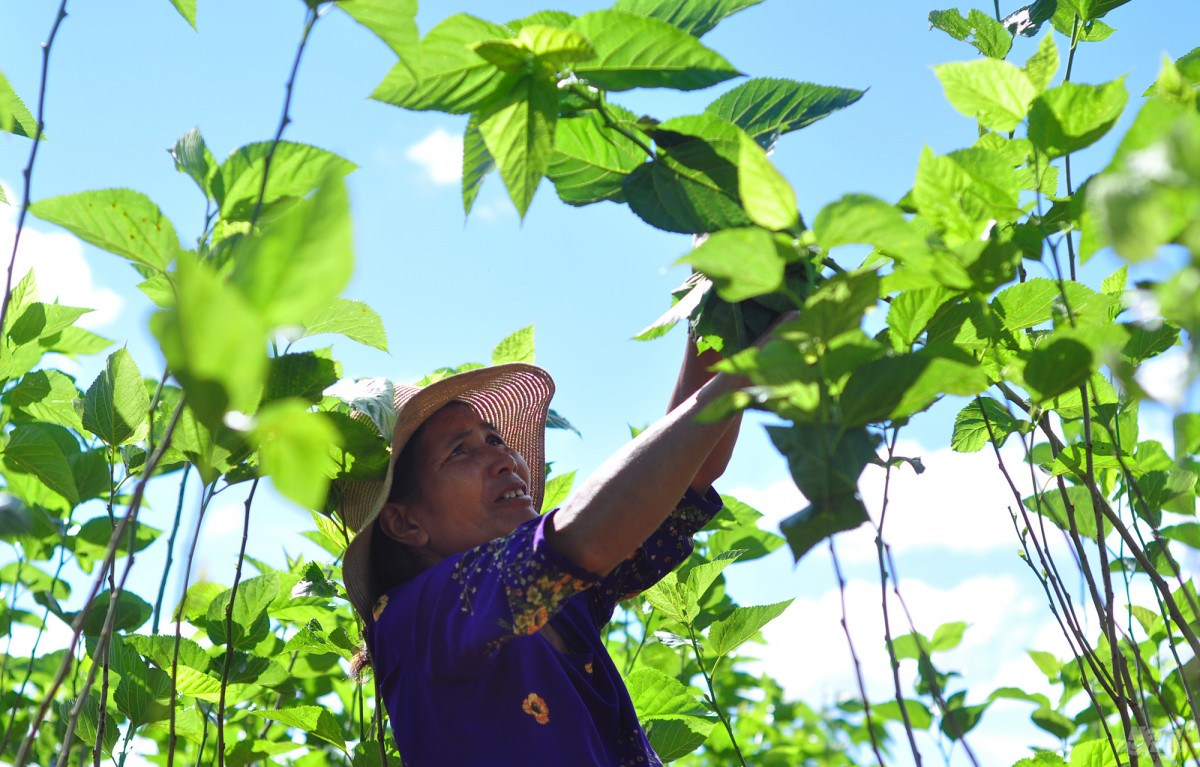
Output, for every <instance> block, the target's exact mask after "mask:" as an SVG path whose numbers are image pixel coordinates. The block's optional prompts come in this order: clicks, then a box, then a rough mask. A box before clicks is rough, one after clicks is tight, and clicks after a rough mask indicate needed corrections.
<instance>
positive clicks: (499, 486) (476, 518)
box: [385, 402, 538, 561]
mask: <svg viewBox="0 0 1200 767" xmlns="http://www.w3.org/2000/svg"><path fill="white" fill-rule="evenodd" d="M416 447H417V488H416V493H414V494H412V497H411V498H410V499H408V500H405V501H403V502H402V503H399V504H395V506H399V507H403V509H402V511H403V513H404V514H405V515H406V516H407V517H408V519H409V521H410V522H411V523H412V524H414V525H417V526H418V527H419V528H420V529H421V530H422V531H423V535H424V537H426V542H425V545H424V546H418V548H421V549H423V550H424V552H425V553H426V554H428V556H429V558H430V559H431V560H432V561H440V560H442V559H444V558H445V557H447V556H449V555H451V554H455V553H458V552H461V551H466V550H467V549H469V548H472V547H474V546H478V545H480V544H483V543H486V542H488V541H490V540H492V539H494V538H500V537H502V536H505V535H508V534H509V533H511V532H512V531H513V530H514V529H515V528H516V527H517V526H518V525H520V524H521V523H522V522H525V521H528V520H530V519H533V518H535V517H537V516H538V512H537V509H536V508H534V505H533V498H532V497H530V495H529V466H528V465H527V464H526V463H525V459H524V458H523V457H522V456H521V454H520V453H518V452H517V451H516V450H514V449H513V448H511V447H509V446H508V445H506V444H505V442H504V438H503V437H502V436H501V435H500V433H499V432H498V431H496V428H495V427H494V426H492V425H491V424H489V423H487V422H486V421H484V420H483V419H482V418H480V417H479V415H478V414H477V413H476V412H475V410H474V409H473V408H471V407H470V406H468V405H464V404H462V403H457V402H456V403H451V404H449V405H446V406H445V407H443V408H442V409H441V410H439V411H438V412H436V413H434V414H433V415H432V416H430V417H429V419H428V420H427V421H426V422H425V424H424V426H423V428H422V430H421V433H420V435H419V436H418V442H417V446H416ZM385 513H391V512H387V511H386V510H385ZM388 527H390V526H388V525H385V530H386V529H388ZM389 535H392V536H393V537H398V536H396V535H393V534H392V533H391V532H389ZM402 542H408V541H402ZM408 543H410V545H412V542H408Z"/></svg>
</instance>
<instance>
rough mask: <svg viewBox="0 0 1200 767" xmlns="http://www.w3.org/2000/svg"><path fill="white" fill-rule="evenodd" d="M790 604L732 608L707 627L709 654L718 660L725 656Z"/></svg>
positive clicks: (780, 603) (786, 602)
mask: <svg viewBox="0 0 1200 767" xmlns="http://www.w3.org/2000/svg"><path fill="white" fill-rule="evenodd" d="M791 603H792V600H791V599H789V600H787V601H784V602H776V603H775V604H770V605H756V606H754V607H735V608H733V612H731V613H729V615H726V616H725V617H724V618H721V619H720V620H718V621H716V622H715V623H713V624H712V625H711V626H709V629H708V641H707V642H705V644H706V645H707V647H708V650H709V652H711V653H712V654H713V655H714V656H716V657H718V658H719V657H721V656H723V655H727V654H728V653H730V652H732V651H733V650H734V649H735V648H737V647H738V646H739V645H741V644H742V643H743V642H745V641H746V640H748V639H750V638H751V637H753V636H754V635H755V634H757V633H758V631H759V629H761V628H762V627H763V626H765V625H767V624H768V623H770V622H771V621H773V620H775V619H776V618H778V617H779V616H780V615H782V614H783V611H784V610H786V609H787V608H788V605H790V604H791Z"/></svg>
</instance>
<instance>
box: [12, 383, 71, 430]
mask: <svg viewBox="0 0 1200 767" xmlns="http://www.w3.org/2000/svg"><path fill="white" fill-rule="evenodd" d="M82 400H83V393H82V392H81V391H79V389H78V388H76V386H75V381H74V380H73V379H72V378H70V377H69V376H67V375H65V374H63V373H61V372H59V371H57V370H35V371H33V372H32V373H26V374H25V375H24V376H23V377H22V378H21V380H20V381H18V382H17V384H16V385H15V386H13V387H11V388H9V389H8V391H6V392H4V395H3V396H2V397H0V401H2V402H3V403H4V405H5V406H6V407H8V408H10V409H11V411H10V412H11V418H12V419H13V420H14V421H16V422H18V423H20V422H28V421H45V422H46V423H54V424H58V425H59V426H66V427H67V428H69V429H74V430H76V431H83V421H82V420H81V418H80V414H79V411H78V410H77V409H76V403H77V402H81V401H82Z"/></svg>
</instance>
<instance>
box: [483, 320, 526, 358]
mask: <svg viewBox="0 0 1200 767" xmlns="http://www.w3.org/2000/svg"><path fill="white" fill-rule="evenodd" d="M506 362H525V363H528V364H533V326H532V325H530V326H529V327H527V328H521V329H520V330H518V331H516V332H514V333H512V334H511V335H509V336H507V337H506V338H504V339H503V340H502V341H501V342H500V343H498V344H496V348H495V349H492V364H493V365H502V364H504V363H506Z"/></svg>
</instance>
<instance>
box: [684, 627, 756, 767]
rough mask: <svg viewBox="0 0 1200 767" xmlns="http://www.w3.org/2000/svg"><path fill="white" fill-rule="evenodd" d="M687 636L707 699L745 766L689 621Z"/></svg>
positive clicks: (744, 758)
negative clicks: (705, 686)
mask: <svg viewBox="0 0 1200 767" xmlns="http://www.w3.org/2000/svg"><path fill="white" fill-rule="evenodd" d="M687 630H688V636H689V638H690V639H691V641H692V649H693V650H695V652H696V665H697V666H699V667H700V675H701V676H703V677H704V683H705V685H707V686H708V700H709V702H710V703H712V707H713V711H715V712H717V718H718V719H720V720H721V724H723V725H725V731H726V732H727V733H729V742H730V743H732V744H733V751H734V753H736V754H737V758H738V762H739V763H740V764H741V765H742V767H746V757H744V756H742V749H741V747H740V746H738V742H737V736H736V735H734V733H733V725H732V724H731V723H730V721H729V717H728V716H726V714H725V711H724V710H722V708H721V704H720V703H718V702H717V691H716V690H715V689H714V688H713V681H712V676H710V675H709V672H708V671H707V670H706V669H705V668H704V652H703V651H702V650H701V649H700V642H699V641H698V640H697V639H696V629H695V627H694V626H692V624H691V623H690V622H689V623H688V624H687Z"/></svg>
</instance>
